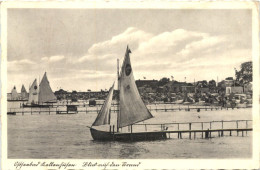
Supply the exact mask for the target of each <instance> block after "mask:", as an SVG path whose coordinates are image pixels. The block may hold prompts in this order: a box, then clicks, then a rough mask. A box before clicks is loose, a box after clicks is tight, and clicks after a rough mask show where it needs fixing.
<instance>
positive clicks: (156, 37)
mask: <svg viewBox="0 0 260 170" xmlns="http://www.w3.org/2000/svg"><path fill="white" fill-rule="evenodd" d="M237 41H238V39H232V38H230V35H219V36H216V35H211V34H209V33H205V32H195V31H189V30H185V29H174V30H172V31H168V32H162V33H159V34H151V33H149V32H146V31H143V30H140V29H138V28H134V27H130V28H127V29H126V30H125V31H123V32H122V33H120V34H118V35H115V36H113V37H112V38H111V39H109V40H106V41H102V42H98V43H95V44H93V45H92V46H90V48H89V49H88V50H87V53H86V54H85V55H84V56H69V55H68V56H67V57H66V58H65V57H64V55H55V56H51V57H43V58H41V59H40V61H37V62H36V61H35V62H34V61H30V60H28V59H22V60H15V61H11V62H8V72H14V73H16V75H18V74H19V75H20V74H26V73H31V72H32V71H33V73H34V74H35V75H36V76H38V75H42V74H43V72H44V71H47V72H48V75H50V76H51V78H52V80H51V81H53V86H54V87H60V86H63V85H64V87H63V88H64V89H70V90H71V89H72V88H73V89H81V90H86V89H88V88H91V89H100V88H109V86H111V84H112V82H113V81H114V80H115V79H116V68H117V67H116V59H120V62H121V63H122V61H123V58H124V54H125V50H126V46H127V45H129V47H130V49H131V51H132V54H131V63H132V67H133V72H134V75H135V78H136V79H142V78H143V76H145V77H146V78H147V79H160V78H162V77H171V76H174V78H175V79H176V80H180V81H184V77H187V81H192V82H193V79H194V78H196V80H204V79H205V80H210V79H212V78H215V79H216V77H219V80H221V79H224V78H226V77H228V76H234V67H237V68H238V67H239V65H240V64H241V63H242V62H245V61H250V60H252V58H251V56H252V55H251V49H249V48H241V47H240V46H239V47H238V46H237V44H239V43H238V42H237ZM37 69H38V70H37ZM219 70H222V71H221V74H220V73H219ZM36 71H38V72H36ZM76 86H77V87H76ZM78 86H79V87H78Z"/></svg>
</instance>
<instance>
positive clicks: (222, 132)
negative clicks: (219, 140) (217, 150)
mask: <svg viewBox="0 0 260 170" xmlns="http://www.w3.org/2000/svg"><path fill="white" fill-rule="evenodd" d="M222 129H224V124H223V120H222ZM221 136H224V131H223V130H222V131H221Z"/></svg>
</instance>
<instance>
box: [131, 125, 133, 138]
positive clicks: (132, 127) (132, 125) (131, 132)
mask: <svg viewBox="0 0 260 170" xmlns="http://www.w3.org/2000/svg"><path fill="white" fill-rule="evenodd" d="M132 133H133V125H131V140H133V135H132Z"/></svg>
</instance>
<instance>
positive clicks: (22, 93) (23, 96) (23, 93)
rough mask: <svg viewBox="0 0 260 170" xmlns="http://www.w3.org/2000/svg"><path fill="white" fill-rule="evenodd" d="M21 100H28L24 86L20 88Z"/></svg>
mask: <svg viewBox="0 0 260 170" xmlns="http://www.w3.org/2000/svg"><path fill="white" fill-rule="evenodd" d="M21 99H28V93H27V91H26V89H25V87H24V85H23V86H22V89H21Z"/></svg>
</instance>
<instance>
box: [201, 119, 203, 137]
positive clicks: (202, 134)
mask: <svg viewBox="0 0 260 170" xmlns="http://www.w3.org/2000/svg"><path fill="white" fill-rule="evenodd" d="M201 130H203V122H201ZM201 138H203V132H201Z"/></svg>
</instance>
